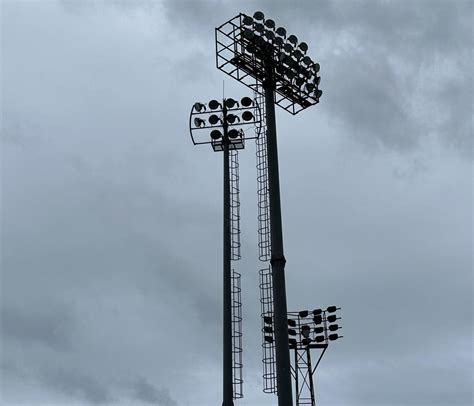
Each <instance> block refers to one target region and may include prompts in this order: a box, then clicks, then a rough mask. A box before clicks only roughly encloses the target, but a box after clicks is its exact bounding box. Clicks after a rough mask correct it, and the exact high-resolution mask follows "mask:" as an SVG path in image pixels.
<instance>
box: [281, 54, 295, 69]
mask: <svg viewBox="0 0 474 406" xmlns="http://www.w3.org/2000/svg"><path fill="white" fill-rule="evenodd" d="M283 63H284V64H285V65H286V66H289V67H290V68H291V67H292V66H293V65H294V64H295V61H294V60H293V58H292V57H291V56H285V58H283Z"/></svg>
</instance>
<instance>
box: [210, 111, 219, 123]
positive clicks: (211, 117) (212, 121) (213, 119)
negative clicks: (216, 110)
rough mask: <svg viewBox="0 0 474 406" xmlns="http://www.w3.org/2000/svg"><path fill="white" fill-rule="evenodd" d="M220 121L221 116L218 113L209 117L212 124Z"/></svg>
mask: <svg viewBox="0 0 474 406" xmlns="http://www.w3.org/2000/svg"><path fill="white" fill-rule="evenodd" d="M219 121H220V118H219V116H218V115H216V114H213V115H212V116H210V117H209V122H210V123H211V124H212V125H215V124H217V123H218V122H219Z"/></svg>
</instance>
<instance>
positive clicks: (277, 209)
mask: <svg viewBox="0 0 474 406" xmlns="http://www.w3.org/2000/svg"><path fill="white" fill-rule="evenodd" d="M266 79H267V80H266V81H265V83H264V84H263V87H264V89H265V111H266V124H267V151H268V188H269V195H270V232H271V248H272V256H271V260H270V263H271V265H272V277H273V308H274V327H275V350H276V367H277V391H278V406H291V405H292V404H293V399H292V393H291V370H290V351H289V348H288V321H287V305H286V287H285V262H286V260H285V256H284V254H283V231H282V225H281V203H280V179H279V172H278V148H277V138H276V121H275V99H274V85H273V83H272V73H271V71H270V70H268V72H267V78H266Z"/></svg>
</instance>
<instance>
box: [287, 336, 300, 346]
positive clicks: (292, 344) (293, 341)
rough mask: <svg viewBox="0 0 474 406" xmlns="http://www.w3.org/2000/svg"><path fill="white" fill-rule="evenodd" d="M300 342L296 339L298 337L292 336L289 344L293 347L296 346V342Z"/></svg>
mask: <svg viewBox="0 0 474 406" xmlns="http://www.w3.org/2000/svg"><path fill="white" fill-rule="evenodd" d="M297 343H298V342H297V341H296V338H290V339H288V344H290V345H291V346H292V347H296V344H297Z"/></svg>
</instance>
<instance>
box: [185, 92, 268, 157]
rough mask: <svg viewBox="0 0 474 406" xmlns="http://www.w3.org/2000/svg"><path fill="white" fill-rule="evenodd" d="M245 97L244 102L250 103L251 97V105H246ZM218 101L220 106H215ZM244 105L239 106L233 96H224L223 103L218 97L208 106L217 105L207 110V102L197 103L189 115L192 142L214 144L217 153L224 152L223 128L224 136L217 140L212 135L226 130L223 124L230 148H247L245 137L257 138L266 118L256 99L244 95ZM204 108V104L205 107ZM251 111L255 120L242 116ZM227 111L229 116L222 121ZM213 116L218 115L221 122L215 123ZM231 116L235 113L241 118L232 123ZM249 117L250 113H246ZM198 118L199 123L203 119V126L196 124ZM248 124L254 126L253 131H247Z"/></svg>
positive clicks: (248, 138)
mask: <svg viewBox="0 0 474 406" xmlns="http://www.w3.org/2000/svg"><path fill="white" fill-rule="evenodd" d="M244 100H245V104H246V103H248V100H251V102H252V104H251V105H249V106H245V105H244V103H243V101H244ZM216 103H217V104H218V105H216ZM241 104H242V107H241V106H240V104H239V102H238V101H235V100H234V99H231V98H227V99H224V100H223V101H222V103H219V102H217V101H216V100H211V101H210V102H209V103H208V106H211V105H212V106H213V107H214V106H215V107H216V108H209V109H206V104H204V103H200V102H196V103H194V104H193V107H192V108H191V113H190V115H189V132H190V134H191V140H192V141H193V144H194V145H201V144H211V146H212V148H213V150H214V151H215V152H220V151H223V150H224V146H223V143H224V137H223V131H222V136H221V137H219V138H215V139H214V138H212V137H210V134H211V132H213V131H215V130H220V129H223V127H224V125H225V126H226V127H227V129H228V142H229V149H230V150H236V149H244V147H245V141H246V140H252V139H256V138H258V137H259V135H260V131H261V128H262V120H263V117H262V111H261V109H260V106H259V104H258V102H257V100H256V99H250V98H249V97H243V98H242V99H241ZM228 105H232V107H227V106H228ZM202 107H204V109H203V108H202ZM249 112H250V113H252V114H251V116H252V119H248V120H246V119H244V118H243V115H244V114H245V113H249ZM224 113H225V116H226V117H227V120H226V122H225V123H224V122H223V117H224ZM239 115H241V116H242V119H240V117H239ZM211 116H216V117H218V119H219V120H218V122H216V123H215V124H212V123H210V121H209V120H210V117H211ZM230 116H236V118H237V119H238V120H236V121H235V122H231V121H230V120H229V117H230ZM246 117H250V116H249V115H248V114H247V116H246ZM195 120H198V122H201V123H202V124H203V125H197V124H196V123H195ZM249 126H252V127H253V131H247V128H248V127H249ZM246 127H247V128H246ZM202 130H204V131H202ZM233 130H237V131H238V135H235V136H233V137H232V136H231V133H233V134H236V133H235V132H234V131H233ZM250 134H251V135H250ZM206 135H207V136H206ZM203 137H205V138H203Z"/></svg>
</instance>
